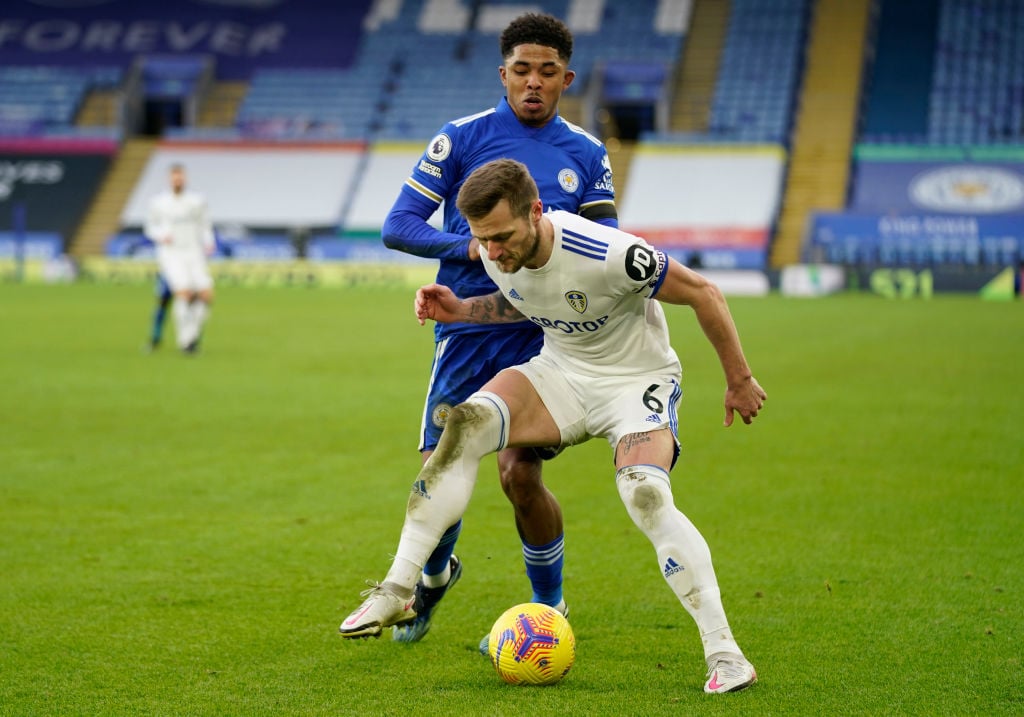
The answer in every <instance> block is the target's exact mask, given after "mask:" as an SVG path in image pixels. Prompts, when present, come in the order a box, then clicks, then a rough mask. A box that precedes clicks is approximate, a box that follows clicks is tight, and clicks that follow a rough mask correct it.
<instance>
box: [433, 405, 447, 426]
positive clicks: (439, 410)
mask: <svg viewBox="0 0 1024 717" xmlns="http://www.w3.org/2000/svg"><path fill="white" fill-rule="evenodd" d="M451 412H452V407H451V406H449V405H448V404H447V403H439V404H437V405H436V406H435V407H434V410H433V411H431V413H430V420H431V421H433V422H434V425H435V426H437V427H438V428H444V424H446V423H447V422H448V416H449V414H451Z"/></svg>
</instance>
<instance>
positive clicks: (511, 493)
mask: <svg viewBox="0 0 1024 717" xmlns="http://www.w3.org/2000/svg"><path fill="white" fill-rule="evenodd" d="M498 479H499V480H500V481H501V489H502V490H503V491H504V492H505V495H506V496H508V498H509V500H511V501H512V502H513V503H516V502H518V501H520V500H526V499H529V498H531V497H532V496H535V495H536V494H538V493H540V492H542V491H543V490H544V485H543V483H542V482H541V460H540V458H538V457H537V454H536V452H535V451H534V450H533V449H532V448H508V449H505V450H504V451H501V452H500V453H499V454H498Z"/></svg>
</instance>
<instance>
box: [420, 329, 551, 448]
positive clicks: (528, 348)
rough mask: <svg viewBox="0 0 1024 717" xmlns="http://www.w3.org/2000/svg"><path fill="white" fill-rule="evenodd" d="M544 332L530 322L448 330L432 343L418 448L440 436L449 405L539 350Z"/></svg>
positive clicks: (434, 442) (527, 359)
mask: <svg viewBox="0 0 1024 717" xmlns="http://www.w3.org/2000/svg"><path fill="white" fill-rule="evenodd" d="M543 344H544V334H543V332H542V331H541V330H540V329H538V328H537V327H536V326H534V325H533V324H523V326H522V327H521V328H518V327H517V328H515V329H501V330H495V331H473V332H470V333H459V334H449V335H448V336H445V337H444V338H442V339H441V340H440V341H438V342H437V343H436V344H435V346H434V365H433V367H432V368H431V369H430V386H429V387H428V388H427V401H426V404H425V405H424V408H423V421H422V423H421V424H420V448H419V449H420V450H421V451H432V450H434V448H436V447H437V442H438V441H439V440H441V432H442V431H443V430H444V423H445V421H446V420H448V413H449V412H450V411H451V410H452V407H453V406H457V405H458V404H460V403H462V402H463V401H465V400H466V399H467V398H469V397H470V395H472V394H473V393H474V392H476V391H479V390H480V388H481V387H482V386H483V385H484V384H485V383H487V382H488V381H490V380H491V379H492V378H494V376H495V374H497V373H498V372H499V371H501V370H502V369H506V368H508V367H509V366H518V365H519V364H523V363H526V362H527V361H529V360H530V359H531V358H533V357H534V356H536V355H537V354H538V353H540V348H541V346H543Z"/></svg>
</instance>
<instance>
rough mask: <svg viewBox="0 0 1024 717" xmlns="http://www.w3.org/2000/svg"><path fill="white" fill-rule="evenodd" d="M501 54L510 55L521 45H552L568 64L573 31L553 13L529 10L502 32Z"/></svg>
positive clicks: (503, 55)
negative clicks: (545, 13) (546, 13)
mask: <svg viewBox="0 0 1024 717" xmlns="http://www.w3.org/2000/svg"><path fill="white" fill-rule="evenodd" d="M500 43H501V56H502V57H508V56H509V55H511V54H512V51H513V50H515V49H516V47H517V46H519V45H543V46H544V47H552V48H554V49H555V50H556V51H557V52H558V57H559V58H561V59H562V60H564V61H565V62H566V64H568V62H569V59H570V58H571V57H572V32H571V31H570V30H569V28H568V26H566V24H565V23H564V22H562V21H561V20H559V19H558V18H557V17H555V16H553V15H541V14H538V13H534V12H528V13H526V14H525V15H520V16H519V17H517V18H516V19H515V20H513V21H512V22H510V23H509V24H508V27H506V28H505V30H504V31H503V32H502V33H501V39H500Z"/></svg>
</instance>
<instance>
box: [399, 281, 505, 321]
mask: <svg viewBox="0 0 1024 717" xmlns="http://www.w3.org/2000/svg"><path fill="white" fill-rule="evenodd" d="M415 310H416V319H417V320H418V321H419V322H420V326H422V325H423V324H424V323H425V322H426V320H427V319H433V320H434V321H437V322H438V323H441V324H450V323H454V322H465V323H471V324H502V323H509V322H513V321H522V320H523V318H525V317H524V316H523V315H522V314H521V313H519V311H518V310H517V309H516V307H514V306H512V304H511V303H509V301H508V299H506V298H505V297H504V295H502V293H501V292H500V291H496V292H494V293H493V294H485V295H483V296H473V297H471V298H469V299H460V298H459V297H457V296H456V295H455V292H453V291H452V290H451V289H449V288H448V287H447V286H442V285H441V284H427V285H426V286H421V287H420V288H419V289H418V290H417V291H416V302H415Z"/></svg>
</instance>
